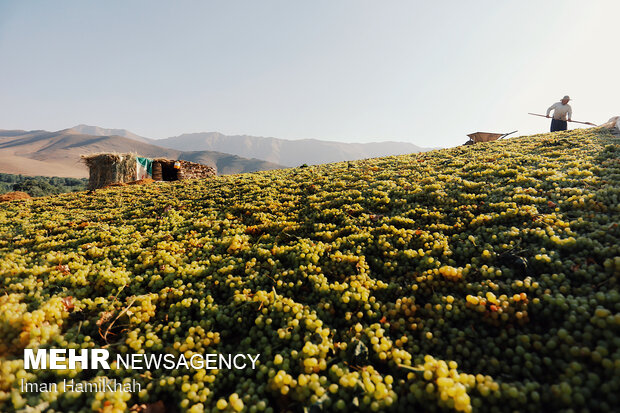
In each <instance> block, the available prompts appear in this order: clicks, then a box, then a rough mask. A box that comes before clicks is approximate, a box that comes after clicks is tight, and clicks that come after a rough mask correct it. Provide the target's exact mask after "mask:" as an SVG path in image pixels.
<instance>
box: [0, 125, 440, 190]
mask: <svg viewBox="0 0 620 413" xmlns="http://www.w3.org/2000/svg"><path fill="white" fill-rule="evenodd" d="M426 150H430V148H421V147H419V146H416V145H414V144H411V143H405V142H374V143H344V142H332V141H323V140H317V139H301V140H286V139H278V138H265V137H256V136H249V135H234V136H226V135H223V134H221V133H218V132H204V133H191V134H184V135H180V136H175V137H171V138H167V139H150V138H146V137H143V136H139V135H137V134H135V133H133V132H130V131H128V130H126V129H106V128H101V127H98V126H89V125H83V124H82V125H77V126H74V127H73V128H69V129H63V130H60V131H56V132H48V131H43V130H36V131H23V130H1V129H0V172H4V173H15V174H23V175H45V176H64V177H78V178H79V177H87V176H88V170H87V168H86V166H85V165H84V164H82V163H81V162H80V155H86V154H91V153H97V152H121V153H122V152H134V153H137V154H139V155H141V156H146V157H165V158H169V159H184V160H188V161H192V162H198V163H202V164H205V165H209V166H213V167H215V168H216V170H217V171H218V174H234V173H243V172H254V171H260V170H270V169H278V168H284V167H292V166H300V165H302V164H310V165H313V164H322V163H330V162H339V161H352V160H357V159H366V158H375V157H381V156H389V155H401V154H407V153H414V152H422V151H426Z"/></svg>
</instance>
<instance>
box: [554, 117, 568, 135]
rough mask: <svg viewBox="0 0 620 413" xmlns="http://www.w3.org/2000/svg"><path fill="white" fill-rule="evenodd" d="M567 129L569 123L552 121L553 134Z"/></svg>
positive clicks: (557, 120)
mask: <svg viewBox="0 0 620 413" xmlns="http://www.w3.org/2000/svg"><path fill="white" fill-rule="evenodd" d="M567 127H568V122H566V121H565V120H559V119H551V132H557V131H561V130H566V129H567Z"/></svg>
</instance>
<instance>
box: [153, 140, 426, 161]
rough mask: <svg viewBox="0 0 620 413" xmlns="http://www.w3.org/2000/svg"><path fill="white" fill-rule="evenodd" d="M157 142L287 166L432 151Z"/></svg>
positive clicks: (300, 143)
mask: <svg viewBox="0 0 620 413" xmlns="http://www.w3.org/2000/svg"><path fill="white" fill-rule="evenodd" d="M154 143H156V144H157V145H160V146H164V147H166V148H174V149H178V150H194V151H199V150H200V151H219V152H226V153H232V154H234V155H238V156H243V157H249V158H258V159H264V160H266V161H269V162H274V163H277V164H280V165H286V166H299V165H301V164H304V163H306V164H310V165H315V164H322V163H331V162H340V161H353V160H357V159H366V158H376V157H381V156H390V155H403V154H408V153H414V152H424V151H427V150H431V148H422V147H419V146H417V145H414V144H412V143H406V142H373V143H345V142H332V141H323V140H317V139H301V140H286V139H278V138H263V137H257V136H248V135H235V136H226V135H223V134H221V133H219V132H203V133H190V134H184V135H180V136H175V137H172V138H166V139H158V140H156V141H154Z"/></svg>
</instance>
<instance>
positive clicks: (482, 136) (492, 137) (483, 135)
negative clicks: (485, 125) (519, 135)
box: [465, 130, 518, 145]
mask: <svg viewBox="0 0 620 413" xmlns="http://www.w3.org/2000/svg"><path fill="white" fill-rule="evenodd" d="M516 132H518V131H516V130H515V131H512V132H508V133H491V132H475V133H470V134H469V135H467V136H469V141H467V142H465V145H473V144H474V143H480V142H491V141H496V140H499V139H502V138H505V137H506V136H508V135H512V134H513V133H516Z"/></svg>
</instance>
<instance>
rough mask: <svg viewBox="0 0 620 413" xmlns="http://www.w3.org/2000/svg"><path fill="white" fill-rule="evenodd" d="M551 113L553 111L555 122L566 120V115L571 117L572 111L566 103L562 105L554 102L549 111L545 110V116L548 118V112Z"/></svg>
mask: <svg viewBox="0 0 620 413" xmlns="http://www.w3.org/2000/svg"><path fill="white" fill-rule="evenodd" d="M551 111H553V119H557V120H566V115H568V117H569V118H571V117H572V116H573V109H572V108H571V107H570V105H569V104H568V103H567V104H566V105H563V104H562V102H556V103H554V104H553V105H551V106H549V109H547V116H549V112H551Z"/></svg>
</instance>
